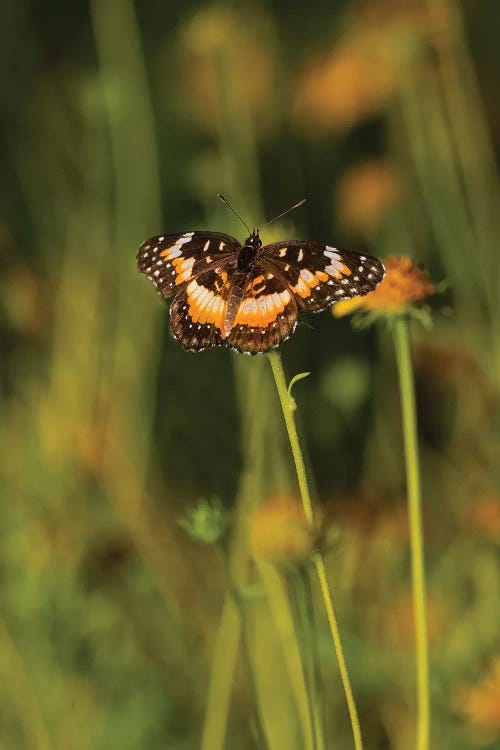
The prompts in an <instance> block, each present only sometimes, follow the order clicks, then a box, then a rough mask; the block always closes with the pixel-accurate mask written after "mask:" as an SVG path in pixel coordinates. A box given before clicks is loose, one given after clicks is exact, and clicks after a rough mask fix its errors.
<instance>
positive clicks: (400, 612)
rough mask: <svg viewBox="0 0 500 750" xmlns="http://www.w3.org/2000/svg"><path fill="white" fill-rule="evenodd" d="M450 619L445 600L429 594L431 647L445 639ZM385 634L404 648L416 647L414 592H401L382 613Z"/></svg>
mask: <svg viewBox="0 0 500 750" xmlns="http://www.w3.org/2000/svg"><path fill="white" fill-rule="evenodd" d="M447 620H448V613H447V608H446V603H445V601H444V600H443V599H442V598H440V597H438V596H436V595H435V594H429V595H428V596H427V630H428V637H429V643H430V645H431V647H436V646H437V645H438V644H439V643H440V642H441V641H442V639H443V636H444V634H445V630H446V624H447ZM382 624H383V634H384V637H385V638H386V639H387V641H388V643H390V644H391V645H392V646H395V647H396V648H400V649H402V650H405V649H407V650H413V649H414V648H415V615H414V607H413V594H412V592H411V591H408V590H405V591H402V592H400V593H399V594H398V595H397V597H396V599H395V601H394V602H393V604H392V606H389V607H387V608H386V610H385V611H384V613H383V615H382Z"/></svg>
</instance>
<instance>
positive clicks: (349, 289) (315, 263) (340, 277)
mask: <svg viewBox="0 0 500 750" xmlns="http://www.w3.org/2000/svg"><path fill="white" fill-rule="evenodd" d="M259 261H260V262H261V263H262V265H264V267H265V268H266V269H267V270H268V271H270V272H272V273H273V272H274V273H279V274H280V275H281V276H282V278H283V279H284V280H285V281H286V282H287V283H288V284H289V286H290V289H291V290H292V292H293V293H294V295H295V297H296V299H297V302H298V304H299V305H300V306H301V307H302V308H303V309H305V310H309V311H310V312H320V311H321V310H324V309H325V308H327V307H329V306H330V305H332V304H333V303H334V302H339V301H340V300H342V299H348V298H349V297H354V296H357V295H365V294H368V292H372V291H373V290H374V289H375V287H376V286H377V285H378V284H379V283H380V282H381V281H382V279H383V278H384V273H385V269H384V266H383V265H382V263H381V262H380V261H379V260H377V258H373V257H372V256H371V255H359V254H358V253H352V252H347V251H345V250H338V249H337V248H335V247H331V246H330V245H324V244H320V243H318V242H301V241H300V240H292V241H289V242H273V243H272V244H271V245H266V246H265V247H263V248H262V250H261V255H260V258H259Z"/></svg>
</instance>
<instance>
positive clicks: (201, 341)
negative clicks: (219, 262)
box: [170, 266, 232, 352]
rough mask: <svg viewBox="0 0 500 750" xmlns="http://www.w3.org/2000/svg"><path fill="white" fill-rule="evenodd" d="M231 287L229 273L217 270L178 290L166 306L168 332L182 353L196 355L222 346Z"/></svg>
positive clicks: (198, 277) (200, 276) (204, 274)
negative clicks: (168, 313) (181, 349)
mask: <svg viewBox="0 0 500 750" xmlns="http://www.w3.org/2000/svg"><path fill="white" fill-rule="evenodd" d="M231 286H232V284H231V273H230V272H228V271H225V270H223V269H220V268H219V266H217V270H215V269H212V270H209V271H204V272H203V273H201V274H199V275H198V276H197V277H196V278H193V279H191V281H189V283H187V284H184V285H183V287H182V289H180V290H179V292H178V293H177V295H176V297H175V299H174V301H173V302H172V304H171V306H170V330H171V331H172V335H173V337H174V338H175V339H177V341H178V342H179V343H180V345H181V346H182V347H183V348H184V349H186V350H187V351H190V352H200V351H202V350H203V349H209V348H210V347H213V346H224V345H225V344H226V342H225V341H223V340H222V337H221V329H222V326H223V323H224V316H225V311H226V305H227V300H228V298H229V294H230V292H231Z"/></svg>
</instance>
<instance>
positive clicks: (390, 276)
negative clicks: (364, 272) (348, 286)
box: [332, 255, 436, 318]
mask: <svg viewBox="0 0 500 750" xmlns="http://www.w3.org/2000/svg"><path fill="white" fill-rule="evenodd" d="M384 265H385V276H384V278H383V279H382V281H381V282H380V284H379V285H378V287H377V288H376V289H375V290H374V291H373V292H370V293H369V294H366V295H365V296H364V297H352V298H351V299H348V300H343V301H341V302H337V304H335V305H333V307H332V313H333V314H334V315H335V317H338V318H339V317H342V316H343V315H348V314H349V313H351V312H354V311H355V310H364V311H366V312H376V313H382V314H386V315H387V314H398V313H404V312H407V311H408V310H409V309H410V308H411V306H412V305H414V304H415V303H421V302H423V301H424V300H426V299H427V297H429V296H431V295H432V294H434V293H435V291H436V287H435V286H434V284H433V283H432V281H431V280H430V279H429V277H428V275H427V273H426V272H425V271H423V270H422V269H421V268H419V267H418V266H417V265H415V263H414V262H413V260H412V259H411V258H409V257H408V256H407V255H402V256H393V257H389V258H387V259H386V260H385V261H384Z"/></svg>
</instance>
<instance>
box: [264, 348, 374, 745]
mask: <svg viewBox="0 0 500 750" xmlns="http://www.w3.org/2000/svg"><path fill="white" fill-rule="evenodd" d="M268 357H269V361H270V362H271V367H272V370H273V375H274V380H275V382H276V388H277V391H278V395H279V399H280V402H281V408H282V411H283V417H284V419H285V424H286V428H287V432H288V439H289V440H290V446H291V449H292V454H293V460H294V462H295V470H296V472H297V480H298V483H299V490H300V496H301V498H302V505H303V507H304V514H305V517H306V519H307V522H308V523H309V524H310V525H311V527H314V514H313V507H312V502H311V495H310V492H309V485H308V483H307V474H306V469H305V464H304V458H303V456H302V451H301V448H300V442H299V437H298V435H297V428H296V425H295V417H294V412H295V409H296V404H295V401H294V399H293V398H292V397H291V395H290V394H289V393H288V388H287V385H286V379H285V373H284V370H283V363H282V361H281V355H280V354H279V353H278V352H270V353H269V354H268ZM314 564H315V567H316V571H317V573H318V578H319V583H320V588H321V593H322V595H323V601H324V604H325V609H326V614H327V618H328V624H329V626H330V632H331V635H332V641H333V646H334V649H335V654H336V657H337V661H338V664H339V669H340V676H341V679H342V685H343V687H344V692H345V696H346V700H347V707H348V710H349V717H350V720H351V726H352V733H353V737H354V747H355V750H363V741H362V739H361V728H360V726H359V719H358V712H357V709H356V703H355V701H354V696H353V693H352V688H351V682H350V680H349V673H348V671H347V665H346V662H345V658H344V652H343V649H342V641H341V638H340V631H339V627H338V622H337V617H336V615H335V608H334V605H333V597H332V593H331V590H330V587H329V585H328V579H327V576H326V569H325V563H324V561H323V557H322V555H321V553H319V552H318V553H317V554H316V555H315V559H314Z"/></svg>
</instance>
